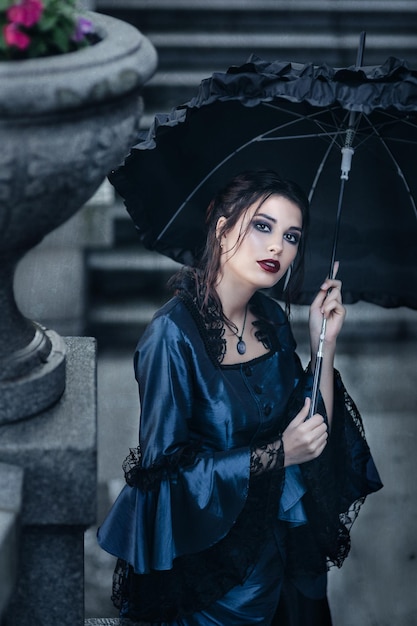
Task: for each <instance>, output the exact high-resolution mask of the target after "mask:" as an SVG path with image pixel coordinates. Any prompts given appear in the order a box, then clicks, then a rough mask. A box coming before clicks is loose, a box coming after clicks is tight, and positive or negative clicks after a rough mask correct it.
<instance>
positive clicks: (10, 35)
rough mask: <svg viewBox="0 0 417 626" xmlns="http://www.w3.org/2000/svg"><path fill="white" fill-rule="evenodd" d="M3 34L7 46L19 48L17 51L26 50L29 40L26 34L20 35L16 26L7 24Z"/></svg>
mask: <svg viewBox="0 0 417 626" xmlns="http://www.w3.org/2000/svg"><path fill="white" fill-rule="evenodd" d="M3 32H4V39H5V41H6V44H7V45H8V46H11V47H14V48H19V50H26V48H28V47H29V46H30V38H29V37H28V36H27V35H26V33H22V31H21V30H19V28H18V26H16V24H7V25H6V26H5V27H4V30H3Z"/></svg>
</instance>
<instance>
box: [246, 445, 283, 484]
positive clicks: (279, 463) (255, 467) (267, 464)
mask: <svg viewBox="0 0 417 626" xmlns="http://www.w3.org/2000/svg"><path fill="white" fill-rule="evenodd" d="M284 461H285V454H284V444H283V441H282V436H281V435H279V437H278V439H277V440H276V441H273V442H269V443H264V444H262V445H258V446H257V447H256V448H254V449H252V451H251V457H250V471H251V474H252V476H260V475H261V474H263V473H264V472H270V471H271V470H274V469H282V468H283V467H284Z"/></svg>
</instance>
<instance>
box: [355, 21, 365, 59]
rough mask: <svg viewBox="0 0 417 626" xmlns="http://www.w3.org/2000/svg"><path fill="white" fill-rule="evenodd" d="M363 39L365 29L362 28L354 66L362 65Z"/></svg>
mask: <svg viewBox="0 0 417 626" xmlns="http://www.w3.org/2000/svg"><path fill="white" fill-rule="evenodd" d="M365 41H366V31H365V30H363V31H362V32H361V34H360V35H359V46H358V52H357V54H356V67H357V68H358V67H362V65H363V57H364V54H365Z"/></svg>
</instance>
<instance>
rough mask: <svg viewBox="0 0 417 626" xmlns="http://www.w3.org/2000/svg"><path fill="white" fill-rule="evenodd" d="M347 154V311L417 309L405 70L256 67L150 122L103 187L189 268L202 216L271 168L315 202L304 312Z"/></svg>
mask: <svg viewBox="0 0 417 626" xmlns="http://www.w3.org/2000/svg"><path fill="white" fill-rule="evenodd" d="M346 145H348V146H352V148H353V150H354V154H353V159H352V168H351V172H350V174H349V180H348V181H347V182H346V185H345V190H344V195H343V205H342V213H341V225H340V235H339V243H338V251H337V258H338V259H339V260H340V263H341V269H340V272H339V276H340V278H341V279H342V280H343V285H344V288H343V292H344V300H345V302H347V303H353V302H356V301H358V300H364V301H367V302H372V303H375V304H378V305H381V306H385V307H396V306H408V307H411V308H414V309H417V209H416V200H417V72H415V71H412V70H411V69H410V68H409V67H408V66H407V64H406V63H405V62H404V61H401V60H398V59H395V58H392V57H391V58H389V59H388V60H387V61H386V63H385V64H384V65H382V66H372V67H360V68H356V67H352V68H346V69H333V68H330V67H328V66H326V65H321V66H316V65H312V64H307V65H300V64H291V63H287V62H274V63H269V62H266V61H263V60H261V59H258V58H256V57H252V58H251V59H250V60H249V61H248V62H247V63H246V64H244V65H243V66H241V67H232V68H230V69H229V70H228V72H226V73H216V74H214V75H213V76H212V77H211V78H209V79H206V80H204V81H203V82H202V83H201V85H200V88H199V90H198V93H197V94H196V97H195V98H194V99H192V100H191V101H190V102H188V103H186V104H184V105H182V106H180V107H178V108H177V109H175V110H174V111H172V112H171V113H170V114H169V115H166V116H157V117H156V119H155V122H154V124H153V126H152V128H151V129H150V131H149V133H148V134H147V135H146V137H143V138H141V140H140V141H139V143H138V144H137V145H136V146H134V148H132V150H131V152H130V155H129V156H128V157H127V159H126V161H125V163H124V165H123V166H121V167H120V168H119V169H117V170H116V171H114V172H112V173H111V175H110V180H111V182H112V183H113V185H114V186H115V187H116V189H117V190H118V192H119V193H120V194H121V195H122V197H123V198H124V200H125V204H126V206H127V209H128V211H129V213H130V215H131V217H132V219H133V221H134V223H135V225H136V228H137V230H138V232H139V235H140V238H141V240H142V242H143V243H144V245H145V246H146V247H148V248H149V249H152V250H157V251H159V252H161V253H162V254H165V255H167V256H169V257H171V258H173V259H175V260H177V261H180V262H182V263H185V264H191V265H192V264H196V263H198V259H199V256H200V254H201V250H202V247H203V245H204V241H205V237H206V233H205V211H206V208H207V205H208V203H209V201H210V200H211V198H212V197H213V195H214V194H215V193H216V192H217V191H218V189H219V188H220V187H222V186H223V185H224V184H225V183H227V182H228V181H229V180H230V178H232V177H233V176H234V175H236V174H237V173H239V172H242V171H244V170H248V169H259V168H268V169H275V170H276V171H277V172H278V173H279V174H280V175H281V176H283V177H285V178H289V179H292V180H294V181H296V182H297V183H298V184H300V185H301V187H303V188H304V190H305V191H306V193H307V194H308V195H309V197H310V201H311V232H310V237H309V244H308V247H307V252H306V277H305V281H304V286H303V290H302V292H301V294H300V296H299V299H298V301H297V302H298V303H301V304H309V303H310V302H311V300H312V298H313V296H314V295H315V293H316V292H317V289H318V288H319V286H320V284H321V283H322V281H323V277H324V276H325V275H326V274H327V273H328V271H329V262H330V258H331V255H332V247H333V239H334V229H335V222H336V213H337V210H338V203H339V196H340V188H341V149H342V148H343V147H344V146H346ZM346 177H347V176H345V178H346ZM339 208H340V207H339ZM274 295H275V296H276V297H280V288H279V286H278V288H277V289H276V291H275V292H274Z"/></svg>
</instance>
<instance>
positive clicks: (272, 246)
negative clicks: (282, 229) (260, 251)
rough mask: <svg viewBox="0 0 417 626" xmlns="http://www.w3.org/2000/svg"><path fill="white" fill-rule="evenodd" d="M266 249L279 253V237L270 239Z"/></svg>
mask: <svg viewBox="0 0 417 626" xmlns="http://www.w3.org/2000/svg"><path fill="white" fill-rule="evenodd" d="M268 249H269V251H270V252H271V253H273V254H279V253H280V252H281V251H282V241H281V239H274V241H271V242H270V244H269V246H268Z"/></svg>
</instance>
